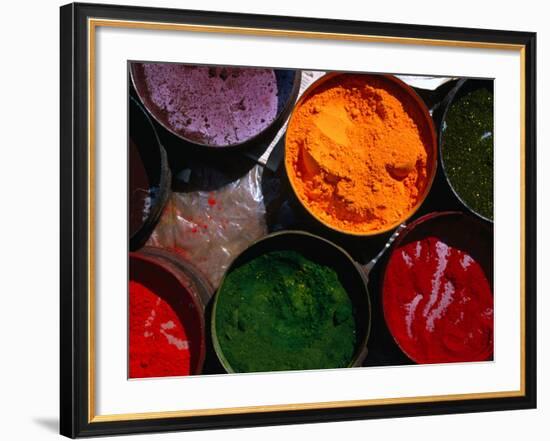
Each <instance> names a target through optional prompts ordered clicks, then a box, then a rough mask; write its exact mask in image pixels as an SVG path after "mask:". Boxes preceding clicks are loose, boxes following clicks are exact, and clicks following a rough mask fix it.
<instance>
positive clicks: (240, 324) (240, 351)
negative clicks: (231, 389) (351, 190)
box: [212, 231, 370, 372]
mask: <svg viewBox="0 0 550 441" xmlns="http://www.w3.org/2000/svg"><path fill="white" fill-rule="evenodd" d="M369 329H370V302H369V297H368V292H367V288H366V283H365V279H364V276H363V275H362V273H361V270H360V269H359V268H358V266H357V265H356V264H355V263H354V261H353V260H352V259H351V257H350V256H349V255H348V254H347V253H346V252H345V251H344V250H342V249H341V248H339V247H337V246H336V245H334V244H333V243H331V242H329V241H327V240H325V239H322V238H320V237H317V236H314V235H312V234H309V233H305V232H298V231H285V232H280V233H274V234H271V235H269V236H266V237H265V238H263V239H261V240H260V241H258V242H256V243H255V244H253V245H252V246H251V247H249V248H248V249H247V250H245V251H244V252H243V253H242V254H241V255H240V256H239V257H237V259H236V260H235V261H234V262H233V264H232V265H231V266H230V267H229V269H228V271H227V273H226V275H225V277H224V279H223V280H222V284H221V286H220V288H219V290H218V292H217V294H216V298H215V303H214V309H213V314H212V336H213V343H214V349H215V351H216V354H217V355H218V358H219V359H220V362H221V363H222V365H223V366H224V368H225V369H226V370H227V371H228V372H270V371H283V370H307V369H333V368H343V367H351V366H354V365H358V364H360V363H361V361H362V360H363V359H364V357H365V356H366V343H367V339H368V333H369Z"/></svg>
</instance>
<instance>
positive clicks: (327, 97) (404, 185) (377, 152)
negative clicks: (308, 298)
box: [285, 73, 437, 236]
mask: <svg viewBox="0 0 550 441" xmlns="http://www.w3.org/2000/svg"><path fill="white" fill-rule="evenodd" d="M436 155H437V141H436V135H435V130H434V126H433V122H432V119H431V116H430V115H429V113H428V110H427V108H426V106H425V104H424V103H423V101H422V100H421V99H420V98H419V97H418V96H417V95H416V93H415V92H414V91H413V90H412V89H411V88H410V87H409V86H407V85H406V84H404V83H403V82H402V81H400V80H398V79H397V78H395V77H393V76H390V75H366V74H338V73H332V74H328V75H325V76H324V77H322V78H320V79H319V80H317V81H316V82H315V83H313V84H312V85H311V86H310V87H309V89H308V90H307V91H306V92H305V93H304V95H303V96H302V98H301V99H300V100H299V102H298V104H297V105H296V108H295V109H294V112H293V113H292V116H291V118H290V121H289V125H288V130H287V134H286V142H285V166H286V171H287V174H288V177H289V180H290V183H291V186H292V188H293V190H294V193H295V194H296V196H297V197H298V199H299V201H300V202H301V204H302V205H303V206H304V207H305V208H306V210H307V211H308V212H309V213H310V214H311V215H312V216H313V217H314V218H316V219H317V220H318V221H320V222H321V223H323V224H324V225H326V226H328V227H330V228H332V229H334V230H337V231H339V232H342V233H346V234H352V235H358V236H370V235H375V234H379V233H384V232H387V231H390V230H391V229H393V228H395V227H397V226H398V225H399V224H400V223H402V222H403V221H405V220H406V219H408V218H409V217H410V216H412V214H413V213H414V212H415V211H416V210H417V209H418V207H419V206H420V205H421V203H422V202H423V200H424V199H425V197H426V196H427V194H428V192H429V189H430V187H431V184H432V181H433V178H434V175H435V171H436V157H437V156H436Z"/></svg>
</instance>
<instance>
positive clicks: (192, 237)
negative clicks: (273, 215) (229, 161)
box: [147, 164, 268, 288]
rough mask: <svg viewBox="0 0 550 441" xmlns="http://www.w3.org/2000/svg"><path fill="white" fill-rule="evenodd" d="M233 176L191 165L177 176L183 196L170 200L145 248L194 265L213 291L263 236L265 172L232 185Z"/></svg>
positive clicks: (175, 195)
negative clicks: (154, 248)
mask: <svg viewBox="0 0 550 441" xmlns="http://www.w3.org/2000/svg"><path fill="white" fill-rule="evenodd" d="M234 174H235V173H234V170H224V169H223V168H221V167H213V166H212V165H211V164H193V165H192V166H191V167H189V168H186V169H184V170H183V171H181V172H180V173H179V175H178V176H179V178H180V180H183V181H188V182H184V185H183V186H182V187H183V191H175V192H173V193H172V195H171V196H170V199H169V201H168V204H167V205H166V207H165V209H164V211H163V214H162V216H161V219H160V221H159V223H158V224H157V226H156V227H155V230H154V231H153V233H152V235H151V237H150V238H149V240H148V243H147V245H150V246H157V247H161V248H167V249H170V250H172V251H175V252H177V253H179V254H180V255H182V256H183V257H184V258H186V259H187V260H189V261H190V262H191V263H193V264H195V266H196V267H198V268H199V269H200V270H201V271H202V272H203V274H204V275H205V276H206V277H207V278H208V280H209V281H210V282H211V283H212V285H213V286H214V287H215V288H217V287H218V285H219V283H220V281H221V278H222V276H223V274H224V272H225V270H226V269H227V267H228V266H229V264H230V263H231V261H232V260H233V259H234V258H235V257H236V256H237V255H238V254H239V253H240V252H241V251H242V250H244V249H245V248H246V247H248V246H249V245H250V244H251V243H252V242H254V241H256V240H258V239H259V238H261V237H262V236H264V235H265V234H267V231H268V228H267V224H266V216H265V213H266V210H265V205H264V195H263V192H262V175H263V167H262V166H260V165H254V166H253V167H252V168H250V169H249V170H248V171H247V172H246V173H245V174H244V175H242V176H240V177H237V178H235V179H234Z"/></svg>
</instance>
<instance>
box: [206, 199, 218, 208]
mask: <svg viewBox="0 0 550 441" xmlns="http://www.w3.org/2000/svg"><path fill="white" fill-rule="evenodd" d="M208 205H210V206H212V207H213V206H214V205H216V199H214V198H213V197H209V198H208Z"/></svg>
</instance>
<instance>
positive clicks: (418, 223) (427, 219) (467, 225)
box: [380, 211, 493, 363]
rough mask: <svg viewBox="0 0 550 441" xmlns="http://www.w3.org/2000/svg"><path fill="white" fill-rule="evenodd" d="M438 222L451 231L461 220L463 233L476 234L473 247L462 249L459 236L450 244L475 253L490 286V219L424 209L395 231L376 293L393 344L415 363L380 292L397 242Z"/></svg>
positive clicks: (427, 230)
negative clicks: (394, 324)
mask: <svg viewBox="0 0 550 441" xmlns="http://www.w3.org/2000/svg"><path fill="white" fill-rule="evenodd" d="M440 222H441V223H442V224H443V223H444V222H448V223H450V224H451V228H448V230H449V234H450V235H451V234H454V233H455V232H456V231H457V225H458V224H461V226H462V228H463V231H464V235H465V236H469V237H470V238H471V237H476V238H477V240H475V241H473V242H474V243H475V245H474V247H470V248H469V249H465V248H466V246H464V244H463V243H461V240H460V238H459V239H455V241H456V242H457V243H456V244H455V243H454V242H453V245H454V246H455V248H459V249H464V251H467V252H468V253H469V254H471V255H472V256H475V257H476V259H475V260H476V261H477V262H478V263H479V264H480V265H481V267H482V268H483V270H484V272H485V274H486V276H487V278H488V281H489V284H490V287H491V290H492V289H493V229H492V227H493V226H492V224H491V223H488V222H485V221H483V220H480V219H479V218H477V217H474V216H471V215H469V214H466V213H463V212H461V211H441V212H433V213H428V214H426V215H424V216H422V217H419V218H418V219H415V220H414V221H412V222H411V223H409V224H408V225H407V226H405V228H403V230H402V231H401V232H400V233H399V235H398V236H397V238H396V239H395V241H394V242H393V244H392V245H391V248H390V250H389V255H388V259H387V260H386V262H385V266H384V268H383V273H382V278H381V280H382V284H381V290H380V296H381V297H382V305H383V308H382V309H383V312H384V321H385V323H386V325H388V326H387V327H388V330H389V332H390V334H391V336H392V338H393V340H394V342H395V344H396V345H397V347H398V348H399V349H400V350H401V352H403V354H405V356H406V357H407V358H409V359H410V360H411V361H413V362H415V363H416V362H417V361H416V360H415V359H414V358H413V357H411V356H410V354H409V353H407V351H406V350H405V349H404V348H403V346H402V344H401V343H400V342H399V340H398V339H397V338H396V336H395V334H394V332H393V331H392V329H391V327H390V325H389V322H388V319H387V316H388V312H387V311H386V306H385V302H384V296H385V285H386V277H387V269H388V263H389V261H390V260H391V257H392V255H393V254H394V253H395V252H396V250H397V249H398V248H399V246H400V245H402V244H405V243H407V241H414V240H419V239H421V238H425V237H427V236H430V235H433V231H434V227H433V225H434V224H437V223H440ZM456 237H458V236H456Z"/></svg>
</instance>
